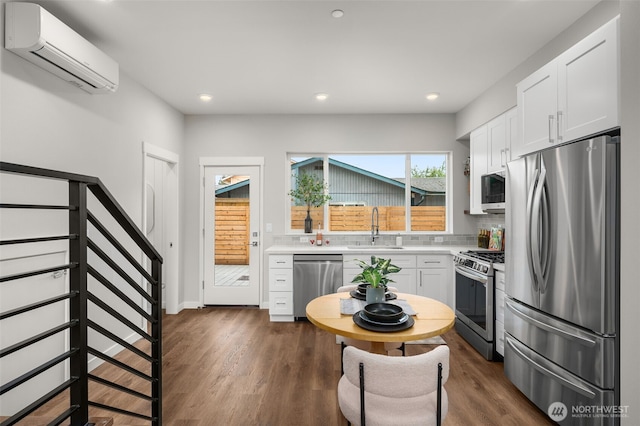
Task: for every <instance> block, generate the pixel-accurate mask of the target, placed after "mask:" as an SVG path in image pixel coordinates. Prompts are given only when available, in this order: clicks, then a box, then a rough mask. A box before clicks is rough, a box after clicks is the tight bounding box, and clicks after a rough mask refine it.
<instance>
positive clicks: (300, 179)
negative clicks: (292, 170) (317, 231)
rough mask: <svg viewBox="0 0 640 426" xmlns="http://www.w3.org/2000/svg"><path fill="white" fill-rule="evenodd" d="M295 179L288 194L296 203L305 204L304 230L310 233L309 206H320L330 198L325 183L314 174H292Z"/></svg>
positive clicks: (311, 222) (311, 223)
mask: <svg viewBox="0 0 640 426" xmlns="http://www.w3.org/2000/svg"><path fill="white" fill-rule="evenodd" d="M294 177H295V179H296V181H295V186H294V188H292V189H291V191H289V193H288V195H289V196H290V197H291V199H292V200H293V201H295V202H296V203H298V205H306V206H307V217H306V218H305V220H304V232H305V233H307V234H310V233H311V231H312V230H313V220H312V219H311V214H310V210H311V206H313V207H320V206H322V205H323V204H324V203H326V202H327V201H329V200H330V199H331V196H330V195H329V194H327V193H326V189H327V185H326V183H325V182H324V180H323V179H322V178H321V177H320V176H318V175H315V174H310V173H304V172H301V173H298V174H297V175H294Z"/></svg>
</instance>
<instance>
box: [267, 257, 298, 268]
mask: <svg viewBox="0 0 640 426" xmlns="http://www.w3.org/2000/svg"><path fill="white" fill-rule="evenodd" d="M269 268H293V256H292V255H290V254H272V255H271V256H269Z"/></svg>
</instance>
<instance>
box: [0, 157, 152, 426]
mask: <svg viewBox="0 0 640 426" xmlns="http://www.w3.org/2000/svg"><path fill="white" fill-rule="evenodd" d="M0 177H2V180H3V181H4V182H3V183H2V185H3V187H2V191H1V192H0V194H1V195H0V197H1V199H0V214H1V218H0V219H1V221H2V235H1V236H0V238H1V240H0V249H1V250H0V266H2V269H1V270H0V364H1V365H2V367H1V368H0V416H2V417H0V426H5V425H13V424H16V423H18V422H21V423H20V424H51V425H58V424H71V425H73V426H76V425H79V426H80V425H89V424H95V425H100V426H108V425H111V424H112V421H111V419H110V418H108V417H103V416H102V414H100V417H97V416H94V417H93V418H90V414H91V413H90V411H92V410H99V411H96V412H99V413H104V412H105V411H107V412H114V413H119V414H124V415H127V416H131V417H134V418H136V419H142V420H144V421H146V422H149V423H151V424H152V425H160V424H161V423H162V394H161V391H162V386H161V383H162V382H161V379H162V360H161V331H162V321H161V320H162V317H161V306H162V303H161V295H162V291H161V286H160V284H159V283H161V282H162V280H161V276H162V258H161V256H160V255H159V254H158V252H157V251H156V250H155V249H154V247H153V246H152V245H151V244H150V243H149V241H148V240H147V239H146V238H145V236H144V234H143V233H142V231H140V229H138V227H137V226H136V225H135V223H134V221H133V220H131V218H130V217H129V216H128V215H127V214H126V213H125V211H124V210H123V209H122V207H121V206H120V205H119V204H118V202H117V201H116V199H115V198H114V197H113V196H112V194H111V193H110V192H109V191H108V190H107V188H106V187H105V186H104V185H103V183H102V182H101V181H100V180H99V179H98V178H96V177H92V176H84V175H78V174H72V173H65V172H60V171H55V170H46V169H40V168H34V167H29V166H24V165H18V164H12V163H5V162H0ZM7 181H10V182H11V183H10V186H9V188H10V189H11V190H9V191H7V186H6V185H5V184H6V182H7ZM14 181H15V182H16V183H15V184H13V183H12V182H14ZM51 181H55V182H57V184H59V185H66V188H67V189H66V191H65V192H66V194H67V196H65V197H61V198H63V199H62V200H61V201H60V203H55V204H51V203H42V204H41V203H39V202H38V199H37V198H38V197H39V195H38V193H39V192H40V193H42V191H41V190H40V191H38V188H42V186H40V185H43V186H45V187H46V186H47V185H48V184H49V182H51ZM39 182H42V183H41V184H40V183H39ZM30 191H33V192H34V193H35V194H36V195H35V198H36V199H35V200H33V199H30V198H29V192H30ZM7 194H8V195H7ZM40 195H41V194H40ZM47 195H49V194H47ZM5 197H6V198H7V199H5ZM44 198H47V197H44ZM16 200H18V201H16ZM24 200H26V201H24ZM60 215H64V216H65V217H66V218H63V219H62V222H65V223H66V226H64V228H65V232H64V233H57V234H51V233H50V231H49V229H48V228H47V227H46V226H44V225H43V224H48V223H51V224H54V225H53V226H52V227H50V228H51V229H58V228H60V226H59V225H60V222H61V220H60ZM12 224H15V226H14V225H12ZM41 229H44V231H43V232H44V234H43V235H34V233H35V232H37V231H40V230H41ZM7 234H9V238H5V237H6V236H7ZM17 234H20V235H17ZM52 245H53V246H56V247H58V246H62V247H63V250H57V249H56V250H57V251H56V250H54V252H55V253H58V255H57V256H58V257H60V256H62V258H63V259H64V261H63V262H59V263H57V264H46V265H45V266H42V265H38V266H35V267H34V265H35V263H34V262H35V261H32V259H36V256H34V255H32V254H30V253H35V252H37V251H38V248H37V247H39V246H47V247H49V246H52ZM59 253H63V254H62V255H60V254H59ZM52 258H53V256H49V255H47V256H39V257H37V259H39V260H38V261H43V262H46V261H50V259H52ZM7 265H9V266H7ZM25 265H26V266H25ZM16 268H18V269H19V270H14V269H16ZM7 270H10V272H9V273H7V274H5V272H6V271H7ZM62 278H64V279H63V280H62ZM55 279H57V281H54V280H55ZM50 283H53V284H50ZM58 288H59V290H57V289H58ZM31 329H34V330H37V331H35V332H30V333H28V330H31ZM138 340H141V341H146V342H144V343H145V344H144V345H135V344H134V343H135V342H136V341H138ZM51 347H53V348H54V349H53V350H46V351H45V350H43V349H42V348H51ZM105 348H107V349H108V350H107V349H105ZM119 351H126V352H128V353H130V354H133V355H134V356H135V357H137V358H138V361H140V362H142V363H143V364H145V367H144V368H137V366H138V365H139V364H140V362H136V363H135V365H136V368H134V367H131V366H130V365H128V364H126V363H123V362H121V361H119V360H118V359H116V354H117V353H118V352H119ZM34 359H35V360H37V362H34V361H33V360H34ZM99 363H108V364H110V365H111V366H113V367H115V368H117V369H118V370H121V371H122V372H123V374H122V375H120V374H118V375H112V376H110V377H101V376H98V375H94V374H92V371H93V368H92V366H95V365H96V364H99ZM116 376H117V377H121V376H122V377H125V379H122V380H119V381H118V380H115V379H113V378H112V377H116ZM127 376H131V377H135V378H136V380H137V382H136V381H134V380H131V379H127V378H126V377H127ZM140 379H142V381H143V382H144V383H146V385H145V386H142V388H140V386H138V385H137V384H136V385H135V386H134V385H133V383H138V382H139V381H140ZM90 382H91V383H92V386H90V385H89V384H90ZM96 384H98V385H99V386H101V387H108V388H110V389H111V390H112V391H113V392H114V393H117V394H124V395H126V396H127V398H124V400H126V401H128V402H127V404H126V406H125V407H123V406H112V405H110V403H109V398H107V399H106V400H104V399H103V400H101V401H96V400H94V399H93V395H92V389H95V387H96ZM134 387H135V388H134ZM61 399H62V400H63V401H65V402H64V407H63V408H61V409H60V412H57V413H55V414H54V415H52V416H47V417H46V419H45V417H38V416H40V413H41V412H42V411H43V410H45V408H46V407H48V406H50V405H51V404H53V406H54V407H55V408H57V407H60V400H61ZM114 400H120V401H122V400H123V398H115V399H114ZM16 401H18V402H16ZM136 401H144V404H138V403H136ZM140 406H144V407H148V409H146V410H136V411H132V410H130V409H129V407H136V408H137V407H140ZM5 411H10V412H5ZM34 422H35V423H34Z"/></svg>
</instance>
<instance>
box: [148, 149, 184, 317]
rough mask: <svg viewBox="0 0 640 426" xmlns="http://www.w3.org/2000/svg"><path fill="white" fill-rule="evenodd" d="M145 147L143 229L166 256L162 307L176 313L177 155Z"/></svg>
mask: <svg viewBox="0 0 640 426" xmlns="http://www.w3.org/2000/svg"><path fill="white" fill-rule="evenodd" d="M144 150H145V164H144V173H145V185H144V189H143V192H144V200H145V202H144V207H143V210H144V217H143V225H144V231H145V234H146V236H147V239H149V241H150V242H151V243H152V244H153V246H154V247H155V248H156V250H157V251H158V253H160V255H161V256H162V259H163V264H162V307H163V308H165V309H166V312H167V313H168V314H177V313H178V312H179V311H180V307H179V296H180V289H179V286H178V282H179V280H178V273H179V271H178V241H179V234H178V156H177V155H176V154H173V153H171V152H168V151H166V150H164V149H161V148H158V147H154V146H153V145H150V144H144ZM149 268H150V266H149Z"/></svg>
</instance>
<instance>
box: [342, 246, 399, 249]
mask: <svg viewBox="0 0 640 426" xmlns="http://www.w3.org/2000/svg"><path fill="white" fill-rule="evenodd" d="M347 248H348V249H349V250H402V249H403V248H404V247H401V246H347Z"/></svg>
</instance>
